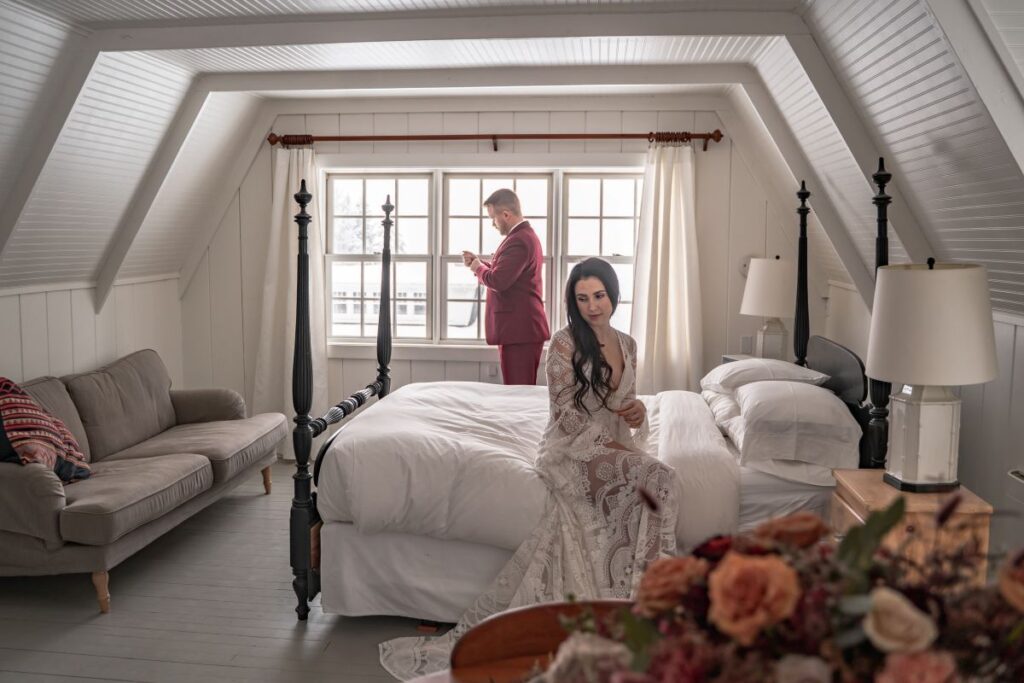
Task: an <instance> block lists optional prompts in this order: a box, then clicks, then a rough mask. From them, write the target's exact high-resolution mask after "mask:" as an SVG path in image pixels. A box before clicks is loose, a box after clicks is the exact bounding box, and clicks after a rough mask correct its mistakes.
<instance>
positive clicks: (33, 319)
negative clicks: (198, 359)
mask: <svg viewBox="0 0 1024 683" xmlns="http://www.w3.org/2000/svg"><path fill="white" fill-rule="evenodd" d="M10 291H11V290H8V293H4V292H0V318H2V319H3V320H4V321H5V322H4V325H3V326H0V375H2V376H4V377H10V378H11V379H13V380H15V381H21V380H28V379H32V378H34V377H40V376H42V375H54V376H58V377H59V376H61V375H67V374H71V373H73V372H86V371H88V370H94V369H96V368H97V367H100V366H102V365H104V364H106V363H109V362H111V361H113V360H116V359H117V358H118V357H120V356H124V355H126V354H129V353H132V352H133V351H138V350H139V349H146V348H151V349H155V350H156V351H157V353H159V354H160V357H161V358H162V359H163V361H164V364H165V365H166V366H167V371H168V373H169V374H170V376H171V381H172V382H173V384H174V386H175V387H181V386H182V384H183V375H182V357H183V356H182V347H181V330H182V325H181V314H180V310H181V305H180V303H179V301H178V283H177V280H176V279H175V278H170V279H153V280H144V281H138V282H126V283H124V284H118V285H115V286H114V294H113V296H111V297H110V300H109V301H108V302H107V304H106V306H104V307H103V310H102V311H100V313H99V314H97V313H96V312H95V310H94V305H93V301H94V296H95V289H94V288H75V289H59V288H57V289H52V290H49V291H43V292H31V293H25V294H18V293H10Z"/></svg>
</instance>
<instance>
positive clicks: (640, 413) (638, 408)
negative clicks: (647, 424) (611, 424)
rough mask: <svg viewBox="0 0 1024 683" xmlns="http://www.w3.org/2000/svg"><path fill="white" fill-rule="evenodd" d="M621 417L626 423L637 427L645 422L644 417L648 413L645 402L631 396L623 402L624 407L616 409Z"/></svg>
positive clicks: (634, 427)
mask: <svg viewBox="0 0 1024 683" xmlns="http://www.w3.org/2000/svg"><path fill="white" fill-rule="evenodd" d="M615 412H616V414H618V416H619V417H621V418H622V419H623V420H625V421H626V424H627V425H629V426H630V427H632V428H633V429H636V428H637V427H639V426H640V425H642V424H643V423H644V417H645V416H646V415H647V408H646V407H644V404H643V403H641V402H640V401H638V400H637V399H635V398H631V399H629V400H628V401H624V402H623V403H622V407H621V408H619V409H618V410H616V411H615Z"/></svg>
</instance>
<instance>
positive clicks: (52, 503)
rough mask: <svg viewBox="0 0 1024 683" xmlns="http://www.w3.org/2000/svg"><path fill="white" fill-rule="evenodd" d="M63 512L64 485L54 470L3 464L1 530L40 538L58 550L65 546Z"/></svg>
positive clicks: (0, 465) (0, 467) (0, 470)
mask: <svg viewBox="0 0 1024 683" xmlns="http://www.w3.org/2000/svg"><path fill="white" fill-rule="evenodd" d="M78 483H81V482H78ZM74 486H78V484H77V483H76V484H75V485H74ZM74 486H69V487H68V488H74ZM63 509H64V486H63V484H61V481H60V479H58V478H57V475H56V474H54V472H53V470H52V469H50V468H49V467H46V466H45V465H42V464H39V463H33V464H30V465H15V464H14V463H10V462H0V530H2V531H11V532H14V533H16V534H24V535H26V536H32V537H34V538H39V539H42V541H43V542H44V543H45V544H46V547H47V548H51V549H52V548H59V547H60V546H61V545H63V544H64V541H63V539H61V536H60V525H59V522H60V511H61V510H63ZM0 562H2V558H0Z"/></svg>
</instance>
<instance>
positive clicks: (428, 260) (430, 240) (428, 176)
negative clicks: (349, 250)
mask: <svg viewBox="0 0 1024 683" xmlns="http://www.w3.org/2000/svg"><path fill="white" fill-rule="evenodd" d="M333 178H357V179H360V180H362V181H363V219H364V221H365V220H368V219H370V218H372V217H371V216H368V215H366V209H367V206H368V204H367V197H366V184H365V181H366V180H367V179H370V178H394V179H395V193H396V194H395V196H393V197H392V198H391V200H392V203H393V204H395V206H396V207H397V205H398V199H399V197H398V181H399V180H404V179H410V178H417V179H425V180H426V181H427V216H426V218H427V253H426V254H399V253H397V251H396V250H395V249H392V252H391V338H392V340H395V341H400V342H408V343H412V344H424V343H428V342H430V340H431V335H432V334H433V330H434V326H433V316H434V307H433V302H432V299H433V297H432V291H431V289H432V287H433V286H434V284H433V283H434V278H433V263H434V255H433V253H432V252H431V250H432V249H433V245H434V232H435V224H436V221H435V214H436V211H435V210H434V209H435V204H434V191H433V189H434V186H433V183H434V182H435V177H434V174H432V173H423V172H414V171H408V172H406V171H395V172H391V173H382V172H372V173H371V172H367V173H359V172H351V171H337V172H330V173H327V174H326V179H325V182H324V188H325V197H326V198H327V202H326V205H325V211H326V219H325V223H326V224H327V226H326V230H325V240H324V242H325V245H324V249H325V252H326V253H325V255H324V268H325V274H324V281H325V282H324V284H325V286H326V288H327V292H326V300H327V320H326V322H327V324H326V327H327V342H328V344H331V343H363V342H367V341H371V340H373V339H374V337H370V336H335V335H334V322H333V320H334V318H333V307H334V282H333V277H334V268H333V264H334V263H336V262H340V263H359V264H360V268H359V292H360V296H359V297H348V298H345V299H341V300H342V301H355V302H358V303H359V304H360V330H362V329H363V328H364V327H365V326H366V324H367V320H366V315H367V305H366V304H367V303H368V302H372V301H378V299H367V298H365V297H363V296H362V292H363V289H364V286H363V278H364V274H365V272H366V266H365V265H364V264H366V263H376V264H377V265H378V268H379V267H380V262H381V257H382V255H381V253H380V252H376V253H373V254H366V253H363V254H341V253H334V252H333V251H331V250H332V249H333V246H334V218H335V214H334V192H332V191H331V180H332V179H333ZM375 201H376V200H375ZM395 218H396V217H395V215H394V214H393V215H392V220H395ZM381 220H383V217H381ZM400 223H401V220H400V219H399V220H398V222H397V223H396V224H395V225H394V226H393V227H392V228H391V230H392V236H394V235H395V233H396V231H397V230H399V229H400V227H401V226H400ZM392 239H394V237H392ZM396 244H397V242H396ZM363 248H364V249H365V248H366V227H365V224H364V226H363ZM399 263H425V264H426V279H425V283H426V287H427V292H426V299H425V303H426V320H425V326H426V334H427V336H425V337H399V336H398V315H397V312H398V303H399V297H398V289H397V277H396V273H397V267H398V264H399ZM402 301H403V302H406V300H405V299H403V300H402ZM408 301H409V302H414V303H415V302H418V301H419V300H417V299H408ZM373 324H376V321H374V323H373Z"/></svg>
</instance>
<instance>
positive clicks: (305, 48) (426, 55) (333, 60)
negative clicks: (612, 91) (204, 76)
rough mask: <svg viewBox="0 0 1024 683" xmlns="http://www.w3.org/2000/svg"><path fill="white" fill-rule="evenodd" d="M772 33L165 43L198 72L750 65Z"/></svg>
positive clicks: (171, 56)
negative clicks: (194, 46)
mask: <svg viewBox="0 0 1024 683" xmlns="http://www.w3.org/2000/svg"><path fill="white" fill-rule="evenodd" d="M769 40H770V39H768V38H764V37H761V36H643V37H637V36H622V37H614V36H613V37H579V38H523V39H515V40H507V39H502V38H494V39H488V40H443V41H439V40H422V41H394V42H387V43H346V44H340V45H339V44H334V45H288V46H264V47H240V48H219V49H208V50H163V51H161V52H160V53H159V54H160V57H162V58H163V59H166V60H168V61H171V62H173V63H175V64H178V65H179V66H181V67H183V68H187V69H192V70H194V71H201V72H209V73H217V72H225V71H249V72H257V71H334V70H338V69H345V70H357V69H446V68H473V67H477V68H479V67H500V66H594V65H598V66H609V65H643V64H710V63H716V64H728V63H737V64H746V63H751V62H753V61H754V60H755V59H756V58H757V56H758V54H760V52H761V51H763V50H764V48H765V47H766V45H767V44H768V41H769Z"/></svg>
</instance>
